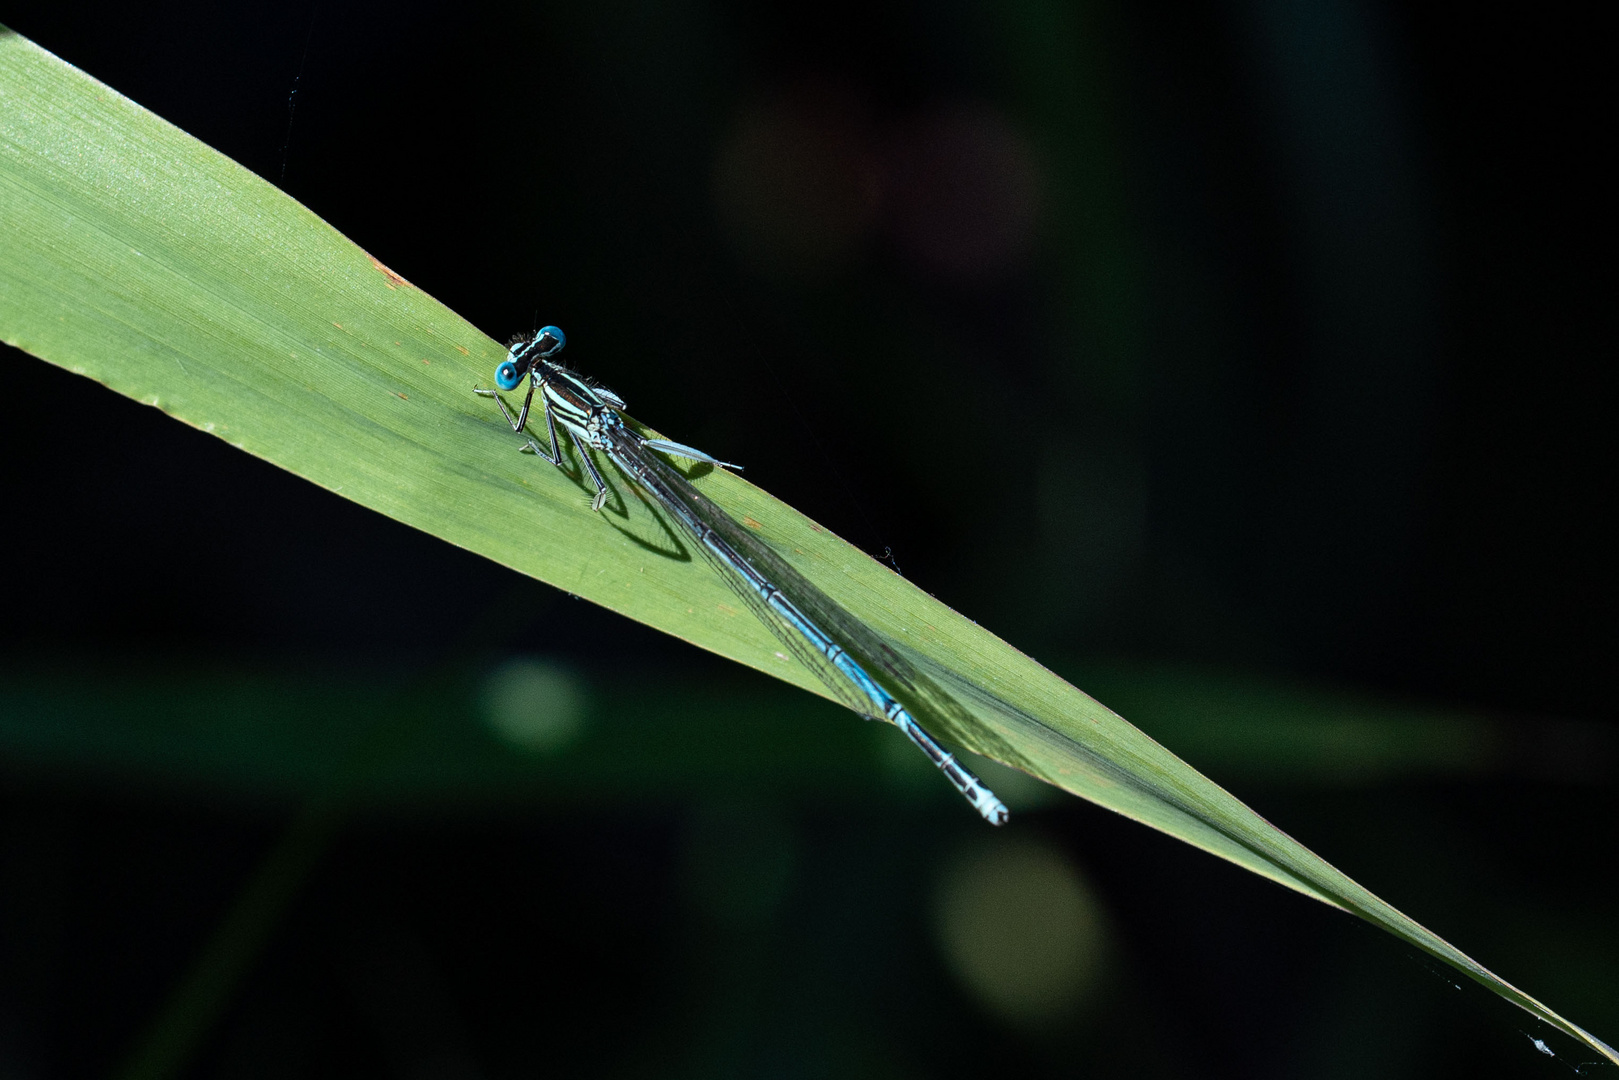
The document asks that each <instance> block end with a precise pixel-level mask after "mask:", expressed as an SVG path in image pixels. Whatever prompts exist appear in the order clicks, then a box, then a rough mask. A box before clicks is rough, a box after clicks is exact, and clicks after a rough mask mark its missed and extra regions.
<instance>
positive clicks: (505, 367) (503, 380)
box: [495, 360, 523, 390]
mask: <svg viewBox="0 0 1619 1080" xmlns="http://www.w3.org/2000/svg"><path fill="white" fill-rule="evenodd" d="M522 381H523V373H522V372H520V371H518V370H517V365H516V364H514V363H512V362H511V361H510V360H508V361H506V362H505V363H504V364H502V365H500V366H499V367H498V368H496V369H495V385H496V386H498V387H500V388H501V389H502V390H516V389H517V384H518V383H520V382H522Z"/></svg>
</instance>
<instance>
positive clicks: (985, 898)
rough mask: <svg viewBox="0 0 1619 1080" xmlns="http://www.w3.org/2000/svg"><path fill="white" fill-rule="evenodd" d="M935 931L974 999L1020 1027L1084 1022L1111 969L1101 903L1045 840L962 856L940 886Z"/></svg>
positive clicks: (996, 846)
mask: <svg viewBox="0 0 1619 1080" xmlns="http://www.w3.org/2000/svg"><path fill="white" fill-rule="evenodd" d="M979 843H980V844H982V842H979ZM934 929H935V931H936V932H937V934H938V938H939V944H940V947H941V948H942V949H943V952H944V955H945V959H946V960H947V961H948V962H949V965H950V968H951V970H952V971H954V972H955V974H956V977H957V978H958V979H960V980H961V983H962V985H963V986H964V987H965V988H966V989H967V991H968V992H969V993H970V994H971V995H972V996H973V997H974V998H976V999H977V1000H978V1001H979V1002H980V1003H981V1004H982V1005H984V1006H985V1007H986V1008H988V1009H989V1010H990V1011H991V1012H993V1013H996V1014H997V1015H999V1016H1001V1017H1002V1018H1004V1019H1006V1020H1009V1021H1011V1022H1012V1023H1014V1024H1017V1025H1019V1026H1024V1027H1049V1026H1052V1025H1054V1024H1056V1023H1058V1022H1060V1021H1063V1020H1065V1019H1069V1018H1072V1017H1075V1016H1076V1015H1078V1014H1079V1013H1081V1012H1082V1011H1083V1010H1084V1008H1085V1006H1087V1005H1088V1004H1089V1003H1090V1002H1092V1001H1093V1000H1095V997H1096V993H1095V992H1096V989H1097V987H1098V985H1099V984H1100V982H1101V977H1102V975H1103V974H1104V971H1105V967H1106V953H1107V938H1106V924H1105V920H1104V917H1103V913H1102V908H1101V905H1100V903H1099V902H1098V901H1097V899H1096V897H1095V895H1094V893H1093V892H1092V891H1091V888H1090V886H1089V885H1088V884H1087V883H1086V881H1085V879H1084V878H1083V877H1082V876H1081V875H1080V873H1079V870H1078V869H1077V868H1076V867H1075V866H1074V865H1073V863H1072V862H1070V861H1069V860H1068V859H1067V858H1066V857H1065V856H1064V855H1063V854H1062V852H1060V851H1058V850H1057V849H1055V848H1053V847H1052V846H1050V845H1049V844H1046V843H1044V842H1041V841H1037V840H1029V839H1013V840H1007V841H997V842H993V843H990V844H988V845H984V846H973V847H970V848H968V849H966V850H965V851H962V852H960V853H958V854H957V855H956V857H955V858H953V859H952V860H951V861H950V862H949V863H948V864H947V866H946V868H945V872H944V873H943V875H941V877H940V879H939V884H938V889H937V892H936V893H935V896H934Z"/></svg>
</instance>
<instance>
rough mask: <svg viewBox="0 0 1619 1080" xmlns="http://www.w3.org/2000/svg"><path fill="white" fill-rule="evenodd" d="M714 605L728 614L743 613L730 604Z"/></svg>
mask: <svg viewBox="0 0 1619 1080" xmlns="http://www.w3.org/2000/svg"><path fill="white" fill-rule="evenodd" d="M714 606H715V607H717V608H719V609H720V611H722V612H723V613H725V614H726V615H740V614H742V613H741V612H740V611H738V610H737V609H736V608H734V607H732V606H731V605H730V604H715V605H714Z"/></svg>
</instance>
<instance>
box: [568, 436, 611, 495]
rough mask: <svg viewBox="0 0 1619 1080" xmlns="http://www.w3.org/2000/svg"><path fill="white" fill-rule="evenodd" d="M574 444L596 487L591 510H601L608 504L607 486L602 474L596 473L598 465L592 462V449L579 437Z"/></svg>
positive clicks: (576, 437) (575, 438)
mask: <svg viewBox="0 0 1619 1080" xmlns="http://www.w3.org/2000/svg"><path fill="white" fill-rule="evenodd" d="M573 444H574V445H575V446H577V447H578V448H579V460H580V461H583V462H584V463H585V471H587V472H589V473H590V479H591V480H592V481H593V482H594V483H595V485H596V497H595V498H594V499H591V500H590V508H591V509H592V510H600V509H601V508H602V507H603V506H604V505H606V503H607V485H606V483H604V482H603V481H602V474H601V473H599V472H597V471H596V463H595V462H594V461H592V460H590V447H588V446H586V445H585V444H584V442H583V441H582V440H580V439H579V437H578V436H575V437H574V440H573Z"/></svg>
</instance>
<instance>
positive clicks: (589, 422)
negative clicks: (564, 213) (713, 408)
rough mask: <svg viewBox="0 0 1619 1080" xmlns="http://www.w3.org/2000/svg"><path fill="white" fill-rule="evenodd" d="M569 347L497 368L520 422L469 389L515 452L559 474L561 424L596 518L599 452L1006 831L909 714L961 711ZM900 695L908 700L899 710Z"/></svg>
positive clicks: (689, 451) (982, 792) (788, 637)
mask: <svg viewBox="0 0 1619 1080" xmlns="http://www.w3.org/2000/svg"><path fill="white" fill-rule="evenodd" d="M566 342H567V338H566V336H565V335H564V334H563V333H562V331H561V330H559V329H557V328H556V327H554V326H547V327H545V328H544V329H542V330H541V331H540V332H539V333H538V334H535V335H533V336H532V337H530V336H526V335H525V336H522V337H519V338H517V339H516V340H514V341H513V343H512V345H511V348H510V350H509V352H508V353H507V356H506V359H505V360H504V361H503V362H502V363H501V364H500V366H499V367H497V368H496V369H495V385H496V386H497V387H499V389H500V390H506V391H512V390H517V389H518V388H519V387H521V386H522V384H523V382H524V381H525V380H527V382H528V394H527V395H526V396H525V397H524V398H523V406H522V408H521V409H520V410H519V411H518V413H517V415H516V416H513V415H512V414H511V411H510V410H509V409H507V407H506V402H505V400H504V399H502V398H501V396H500V393H499V391H498V390H485V389H482V388H480V387H474V388H473V389H474V392H476V393H478V394H482V395H483V396H485V397H492V398H494V399H495V404H497V405H499V406H500V412H501V415H502V416H504V417H505V418H506V422H507V423H508V424H510V425H511V427H512V430H513V431H515V432H517V433H518V434H520V435H523V436H525V440H526V441H525V443H524V445H523V446H522V447H521V448H522V449H524V450H532V451H533V452H534V453H536V454H538V455H539V456H540V457H542V458H544V459H545V460H546V461H549V462H550V463H551V464H552V465H555V466H556V467H557V468H559V469H561V468H565V466H564V464H563V456H562V445H561V442H560V441H559V440H558V437H557V426H558V425H559V424H560V425H561V427H562V430H563V431H565V432H567V434H568V435H569V436H570V437H571V438H572V439H573V441H574V444H575V445H576V446H577V447H578V448H579V457H580V459H581V460H582V461H583V462H584V469H585V472H586V473H588V474H589V476H590V480H591V482H592V483H593V484H594V485H595V487H596V494H595V496H594V498H593V499H592V500H591V504H590V507H591V509H592V510H600V509H601V508H602V506H603V505H604V504H605V503H606V501H607V495H608V487H607V484H606V483H605V482H603V480H602V477H601V473H599V472H598V471H597V469H596V464H595V462H594V461H593V460H592V459H591V456H590V451H591V450H599V451H601V452H602V453H604V454H606V455H607V459H608V460H609V461H611V462H612V463H613V464H614V465H616V466H617V467H618V470H619V471H620V472H622V473H623V474H624V475H625V476H626V477H628V478H629V479H630V480H631V481H633V482H634V483H635V484H636V486H637V487H639V488H640V489H641V490H642V491H644V492H646V494H647V495H648V496H650V497H651V499H652V500H653V501H654V502H656V503H657V504H658V506H660V507H662V508H663V510H664V511H665V512H666V513H668V514H669V516H670V517H672V518H674V519H675V521H677V522H678V523H679V524H680V526H681V528H682V529H684V530H685V532H686V533H687V534H689V535H690V536H691V538H692V539H693V540H694V541H696V546H697V549H698V550H699V551H701V552H702V553H703V556H704V557H705V558H706V559H707V560H708V562H709V564H710V565H711V566H713V567H714V569H715V570H716V571H717V572H718V573H719V575H720V576H721V577H722V578H724V580H725V583H726V584H727V585H729V586H730V587H731V589H732V591H733V592H735V593H736V594H737V595H738V596H739V597H741V598H742V600H743V602H744V603H746V604H747V605H748V607H749V608H750V609H751V610H752V611H753V613H754V614H755V615H756V616H758V618H759V620H760V621H761V622H763V623H764V624H765V625H766V626H767V627H769V628H770V630H771V632H772V633H774V634H775V635H776V637H777V638H778V639H779V640H780V641H781V643H782V644H783V645H785V646H786V647H787V648H788V650H789V651H791V652H792V654H793V655H794V656H795V657H797V658H798V660H799V661H800V662H802V663H803V664H804V665H805V666H806V667H808V668H809V669H810V670H811V671H813V672H815V674H816V676H817V677H818V678H819V679H820V680H821V682H822V683H823V684H825V685H826V687H827V689H828V690H830V691H831V692H832V694H833V696H835V697H836V698H837V699H838V700H839V701H840V702H842V703H843V704H844V705H846V706H848V707H849V708H850V709H852V710H854V711H855V712H856V713H858V714H859V715H861V716H863V717H865V718H866V719H868V720H870V719H882V720H886V721H888V722H889V723H891V724H893V725H894V726H895V727H897V728H899V729H900V730H901V731H903V732H904V733H905V735H906V736H907V737H908V738H909V739H910V740H911V742H913V743H915V744H916V745H917V746H918V747H919V748H920V749H921V751H922V752H923V753H924V754H926V755H927V757H928V760H929V761H931V762H933V764H934V765H936V766H938V768H939V771H940V772H942V773H944V775H945V776H946V777H947V778H948V779H949V780H950V782H951V783H952V784H953V785H955V788H956V790H957V791H959V792H961V793H962V794H963V795H964V796H966V797H967V801H969V802H971V803H972V804H973V806H974V807H975V808H976V809H977V810H978V812H979V813H980V814H982V815H983V817H984V820H986V821H988V822H989V823H990V824H992V825H1001V824H1004V823H1005V822H1006V819H1007V811H1006V806H1005V805H1004V804H1003V803H1002V802H1001V801H1000V800H999V799H997V798H996V797H995V795H994V793H993V792H991V791H990V790H989V789H988V788H986V787H985V786H984V785H983V784H981V783H980V782H979V780H978V778H977V777H976V776H974V775H973V774H972V773H970V772H968V771H967V770H966V769H964V768H962V766H961V764H960V763H959V762H957V761H956V759H955V758H954V757H953V756H952V755H951V754H950V753H949V752H947V751H946V750H945V749H944V747H942V746H940V745H939V743H938V741H937V740H936V739H934V738H933V736H931V735H929V734H928V733H927V732H926V731H925V730H923V728H922V725H921V724H920V723H918V722H917V720H916V718H915V717H914V716H912V714H911V710H912V709H916V710H918V711H922V712H923V713H924V714H926V713H928V712H935V713H937V714H938V715H940V716H941V717H950V716H954V717H960V716H961V715H962V713H963V710H962V709H961V707H960V706H959V705H957V704H956V703H955V702H954V701H953V700H951V699H950V698H949V696H948V695H947V694H946V693H945V692H944V691H943V690H942V689H941V688H940V687H939V686H938V685H937V684H936V683H934V682H933V680H931V679H929V678H928V677H926V676H925V675H923V674H922V673H921V672H920V671H918V670H917V669H916V667H915V665H913V664H911V663H909V662H908V661H906V660H905V659H904V658H903V657H901V656H900V655H899V654H898V653H896V652H895V651H894V649H893V648H891V647H890V646H889V645H888V644H887V643H885V642H884V641H883V640H882V639H881V638H880V637H879V636H878V635H877V634H876V632H875V631H873V630H871V629H870V628H869V627H867V626H866V625H865V624H864V623H863V622H861V621H860V620H859V619H857V618H856V617H855V616H854V615H852V614H851V613H850V612H849V611H848V610H847V609H845V608H844V607H842V606H841V605H839V604H838V603H837V601H835V600H833V599H832V598H831V597H829V596H827V595H826V593H824V592H822V591H821V590H820V589H819V588H817V587H816V586H815V585H813V584H811V583H810V582H809V580H808V579H806V578H805V577H804V576H803V575H802V574H800V573H799V572H798V571H797V570H794V569H793V568H792V567H791V566H789V565H788V564H787V562H786V560H785V559H783V558H782V557H781V556H780V555H778V554H777V553H776V552H775V550H774V549H772V548H771V547H770V546H769V545H768V544H766V543H765V542H764V541H763V540H761V539H759V538H758V537H756V536H754V535H753V534H752V533H751V532H749V531H748V530H747V529H746V528H744V527H743V526H742V525H740V524H738V523H737V522H736V521H735V520H734V519H733V518H732V517H731V516H730V515H729V514H727V513H726V512H725V511H724V510H721V509H720V508H719V506H718V505H716V504H715V503H714V501H713V500H712V499H710V498H708V496H706V495H704V494H703V493H702V492H700V491H698V490H697V489H696V488H695V487H693V486H692V484H691V482H690V481H689V480H687V479H686V478H685V476H683V475H682V474H681V473H680V471H679V470H677V469H676V468H675V467H674V466H673V465H671V464H669V463H668V462H667V461H665V460H664V459H663V458H662V457H660V456H658V454H657V453H651V452H649V451H658V452H661V453H663V454H668V455H672V456H674V457H681V458H686V459H688V460H690V461H696V462H700V463H702V464H705V465H713V466H717V467H720V468H726V469H735V468H737V467H738V466H735V465H732V464H730V463H728V462H724V461H720V460H719V459H718V458H715V457H713V456H711V455H709V454H705V453H703V452H702V451H701V450H697V449H695V448H693V447H690V446H686V445H684V444H682V443H677V442H670V441H669V440H667V439H648V438H646V437H644V436H642V435H641V434H639V433H637V432H636V431H634V430H633V429H632V428H630V426H629V425H628V424H626V423H625V422H624V418H623V417H622V416H621V415H620V414H619V410H621V409H623V408H624V401H623V399H621V398H620V397H619V396H618V395H617V394H614V393H613V392H612V391H610V390H607V389H606V388H604V387H601V386H598V385H596V384H595V383H594V382H591V381H588V380H586V379H583V378H581V377H579V376H578V375H576V374H574V373H573V372H571V371H568V370H566V369H565V368H563V367H562V366H561V364H559V363H558V362H557V361H556V359H555V357H556V355H557V353H559V352H561V351H562V347H563V345H564V344H566ZM536 392H538V393H539V395H540V403H541V408H542V409H543V410H544V413H545V426H546V431H547V434H548V435H549V436H550V447H549V449H547V448H546V447H545V446H542V445H541V444H540V442H539V441H538V440H537V439H535V438H534V437H533V436H532V435H529V434H528V432H527V431H526V428H527V425H528V416H529V408H530V406H531V405H533V403H534V395H535V393H536ZM873 672H875V677H874V675H873ZM901 699H905V700H904V703H902V701H901Z"/></svg>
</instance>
